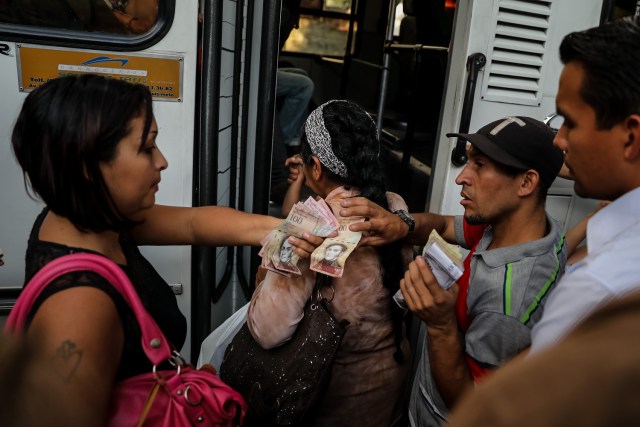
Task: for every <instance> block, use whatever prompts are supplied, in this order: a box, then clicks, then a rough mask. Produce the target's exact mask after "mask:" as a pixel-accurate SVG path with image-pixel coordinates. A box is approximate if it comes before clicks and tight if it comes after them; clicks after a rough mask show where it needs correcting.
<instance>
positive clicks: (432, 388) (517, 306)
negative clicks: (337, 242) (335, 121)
mask: <svg viewBox="0 0 640 427" xmlns="http://www.w3.org/2000/svg"><path fill="white" fill-rule="evenodd" d="M447 136H458V137H459V138H463V139H465V140H466V141H468V144H467V153H468V158H469V161H468V163H467V165H466V166H465V168H464V169H463V170H462V172H460V174H459V175H458V177H457V178H456V183H457V184H458V185H460V186H461V187H462V188H461V196H462V200H461V202H460V204H461V205H462V206H463V207H464V215H463V216H455V217H454V216H442V215H437V214H432V213H418V214H415V215H414V218H413V219H412V218H410V217H407V215H394V214H393V213H390V212H388V211H386V210H384V209H381V208H380V207H379V206H377V205H375V204H374V203H372V202H371V201H369V200H366V199H363V198H352V199H346V200H343V201H342V202H341V203H342V206H343V208H344V209H343V210H341V211H340V214H341V215H347V216H354V215H358V216H364V217H366V218H368V221H364V222H362V223H359V224H353V225H351V226H350V228H351V229H352V230H353V231H362V232H365V233H368V234H370V235H369V236H366V237H363V239H362V240H363V242H362V243H363V244H375V245H378V244H381V243H387V242H391V241H395V240H397V239H402V238H405V237H406V239H405V240H406V241H409V242H411V243H413V244H420V245H423V244H425V243H426V242H427V239H428V236H429V234H430V232H431V231H432V230H436V231H437V232H438V233H439V234H440V235H441V236H442V237H443V238H444V239H445V240H447V241H449V242H451V243H455V244H459V245H461V246H462V247H465V248H468V249H470V250H471V251H470V253H469V255H468V256H467V257H466V259H465V261H464V270H465V271H464V274H463V276H462V277H461V278H460V279H459V280H458V281H457V284H456V285H454V286H452V287H451V288H450V289H449V290H444V289H442V288H441V287H440V285H439V284H438V282H437V281H436V279H435V277H434V275H433V274H432V273H431V270H430V269H429V267H428V265H427V263H426V261H425V260H424V258H422V257H417V258H416V259H415V261H413V262H412V263H411V264H410V265H409V269H408V271H407V272H406V273H405V275H404V278H403V280H402V281H401V283H400V288H401V289H402V294H403V296H404V298H405V300H406V302H407V304H408V306H409V309H410V310H411V311H412V312H413V313H414V314H415V315H417V317H418V318H420V319H421V320H422V321H423V323H424V327H425V330H426V336H425V342H426V344H425V346H424V348H423V350H422V352H423V354H422V357H421V359H420V362H419V364H418V368H417V372H416V375H415V379H414V383H413V388H412V392H411V397H410V403H409V421H410V423H411V425H412V426H437V425H440V424H441V423H443V422H445V421H446V417H447V412H448V409H449V408H452V407H453V406H454V405H455V403H456V401H457V400H458V398H459V397H460V395H461V394H462V393H463V391H464V390H465V389H467V388H470V387H471V386H472V385H473V384H474V383H478V382H480V381H482V380H483V379H484V378H486V377H488V376H489V374H490V373H491V372H492V371H493V370H495V369H496V368H498V367H499V366H501V365H502V364H504V363H505V362H507V361H508V360H509V359H511V358H513V357H514V356H516V355H517V354H518V353H520V352H522V351H523V350H525V349H527V348H528V347H529V345H530V340H531V328H532V327H533V325H534V324H535V323H536V322H537V321H538V320H539V319H540V316H541V314H542V311H543V305H544V303H545V301H546V299H547V296H548V294H549V293H550V292H551V290H553V289H554V285H555V283H556V281H557V280H558V278H559V277H560V276H561V275H562V273H563V271H564V266H565V261H566V247H565V242H564V236H563V233H562V228H561V227H560V225H559V224H558V223H557V222H556V220H554V219H553V218H552V217H551V216H550V215H549V214H548V213H547V212H546V211H545V199H546V195H547V190H548V188H549V187H550V186H551V183H552V182H553V181H554V180H555V178H556V176H557V174H558V172H559V170H560V168H561V166H562V164H563V153H562V151H561V150H559V149H558V148H556V147H554V146H553V138H554V133H553V132H552V131H551V129H550V128H549V127H547V126H546V125H545V124H544V123H542V122H540V121H538V120H536V119H533V118H530V117H521V116H518V117H506V118H504V119H500V120H497V121H494V122H492V123H489V124H488V125H486V126H483V127H482V128H481V129H480V130H478V132H477V133H474V134H448V135H447Z"/></svg>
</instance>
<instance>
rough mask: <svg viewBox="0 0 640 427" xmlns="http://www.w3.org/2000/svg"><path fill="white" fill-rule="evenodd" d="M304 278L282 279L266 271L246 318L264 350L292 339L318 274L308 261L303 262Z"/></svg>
mask: <svg viewBox="0 0 640 427" xmlns="http://www.w3.org/2000/svg"><path fill="white" fill-rule="evenodd" d="M298 268H300V271H301V272H302V275H300V276H299V275H296V274H292V275H291V276H290V277H286V276H283V275H281V274H278V273H275V272H273V271H267V274H266V276H265V278H264V280H263V281H262V282H261V283H260V284H259V285H258V287H257V288H256V290H255V292H254V293H253V297H252V298H251V304H250V305H249V312H248V315H247V326H248V327H249V331H250V332H251V335H252V336H253V338H254V339H255V340H256V341H257V342H258V344H260V346H261V347H263V348H265V349H270V348H274V347H277V346H279V345H282V344H284V343H285V342H287V341H288V340H289V339H291V337H292V336H293V333H294V332H295V330H296V328H297V327H298V323H299V322H300V321H301V320H302V317H303V315H304V306H305V304H306V302H307V300H308V299H309V298H310V297H311V291H312V290H313V287H314V283H315V273H314V272H313V271H311V270H309V262H308V261H300V262H299V263H298Z"/></svg>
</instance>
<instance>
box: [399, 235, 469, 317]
mask: <svg viewBox="0 0 640 427" xmlns="http://www.w3.org/2000/svg"><path fill="white" fill-rule="evenodd" d="M422 256H423V257H424V259H425V261H427V264H428V265H429V268H431V272H432V273H433V275H434V277H435V278H436V280H437V281H438V284H439V285H440V286H441V287H442V288H443V289H449V288H450V287H451V286H452V285H453V284H454V283H455V282H456V280H458V279H459V278H460V276H462V273H463V272H464V265H463V263H462V254H460V251H459V249H458V247H457V246H454V245H451V244H449V243H447V242H446V241H445V240H444V239H443V238H442V237H441V236H440V235H439V234H438V232H437V231H435V230H432V231H431V233H430V234H429V240H428V241H427V244H426V245H425V246H424V249H423V250H422ZM393 299H394V301H395V302H396V304H398V305H399V306H400V307H402V308H407V303H406V301H405V300H404V296H403V295H402V291H400V290H398V292H396V293H395V295H394V296H393Z"/></svg>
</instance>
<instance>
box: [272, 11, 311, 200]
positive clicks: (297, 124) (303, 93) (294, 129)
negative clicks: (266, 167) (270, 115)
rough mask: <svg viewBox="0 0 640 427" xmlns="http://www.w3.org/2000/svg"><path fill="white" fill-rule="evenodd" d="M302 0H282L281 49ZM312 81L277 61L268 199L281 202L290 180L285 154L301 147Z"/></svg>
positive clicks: (298, 16) (299, 70) (295, 19)
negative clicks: (288, 178)
mask: <svg viewBox="0 0 640 427" xmlns="http://www.w3.org/2000/svg"><path fill="white" fill-rule="evenodd" d="M300 2H301V0H283V1H282V9H281V13H280V35H279V52H280V53H282V49H283V48H284V45H285V42H286V41H287V39H288V38H289V35H290V34H291V31H293V29H294V28H298V24H299V21H300ZM313 91H314V84H313V80H311V78H309V75H308V74H307V72H306V71H305V70H303V69H301V68H296V67H293V66H283V64H282V63H280V64H279V68H278V69H277V70H276V98H277V105H278V108H277V112H276V129H275V131H274V142H273V155H272V157H271V199H270V200H271V201H273V202H276V203H278V204H282V201H283V198H284V195H285V193H286V191H287V188H288V185H289V183H288V182H287V177H288V175H289V173H288V170H287V168H286V167H285V161H286V159H287V156H291V155H293V154H295V153H298V152H299V151H300V136H301V134H302V125H303V124H304V121H305V120H306V118H307V116H308V115H309V103H310V102H311V98H312V96H313Z"/></svg>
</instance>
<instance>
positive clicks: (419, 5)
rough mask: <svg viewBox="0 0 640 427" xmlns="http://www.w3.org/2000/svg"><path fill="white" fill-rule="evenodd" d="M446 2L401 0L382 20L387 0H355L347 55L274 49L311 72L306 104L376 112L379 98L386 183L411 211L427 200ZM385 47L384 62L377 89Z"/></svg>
mask: <svg viewBox="0 0 640 427" xmlns="http://www.w3.org/2000/svg"><path fill="white" fill-rule="evenodd" d="M448 3H449V2H447V7H445V2H444V1H443V0H420V1H415V2H414V1H409V0H403V1H402V2H398V4H400V6H399V7H396V11H397V13H398V15H397V16H396V19H395V20H394V21H395V22H390V19H389V18H390V13H389V1H388V0H366V1H360V2H358V7H359V8H361V10H358V11H357V12H356V16H357V18H356V19H357V24H356V30H355V35H354V42H353V49H352V50H351V54H350V55H349V54H346V55H344V56H343V57H341V58H331V57H326V56H320V55H317V54H315V55H314V54H305V53H304V52H292V51H290V50H287V47H286V46H285V50H284V51H283V52H282V53H281V55H280V64H284V65H286V66H291V65H293V66H295V67H299V68H302V69H304V70H306V71H307V72H308V73H309V76H310V77H311V79H312V80H313V82H314V86H315V90H314V96H313V99H312V102H311V105H310V110H311V109H313V108H314V107H315V106H317V105H320V104H321V103H323V102H325V101H327V100H330V99H336V98H343V99H349V100H352V101H354V102H357V103H358V104H360V105H362V106H363V107H364V108H365V109H367V111H369V112H370V113H371V115H372V117H374V118H376V115H377V112H378V111H379V109H378V108H379V105H380V103H381V98H384V101H382V102H383V105H384V110H383V112H384V114H383V120H382V129H380V141H381V152H380V159H381V161H382V163H383V165H384V168H385V172H386V178H387V183H388V188H389V190H390V191H394V192H396V193H398V194H400V195H401V196H402V197H403V198H404V199H405V200H406V201H407V204H408V205H409V208H410V209H411V210H413V211H422V210H424V209H425V206H426V202H427V199H426V197H427V189H428V185H429V177H430V174H431V169H432V166H433V164H432V159H433V154H434V150H435V141H436V133H437V129H438V123H439V118H440V107H441V103H442V93H443V88H444V79H445V73H446V67H447V59H448V50H447V48H448V45H449V41H450V37H451V28H452V25H453V14H454V10H455V9H454V8H453V7H451V6H450V5H448ZM303 5H304V2H303ZM302 16H304V9H303V10H302ZM301 22H303V21H301ZM301 25H303V24H301ZM389 25H394V27H395V28H394V33H395V35H394V36H393V40H392V41H391V40H387V31H388V30H389ZM295 31H296V30H294V34H295ZM345 31H348V30H345ZM425 47H427V48H425ZM429 47H437V48H438V49H430V48H429ZM385 52H386V53H387V54H388V56H389V61H388V64H389V66H388V74H387V81H386V84H385V85H384V86H385V90H384V93H381V92H382V91H383V89H382V85H381V83H382V79H383V63H384V55H385Z"/></svg>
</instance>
